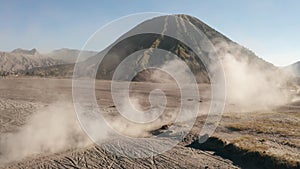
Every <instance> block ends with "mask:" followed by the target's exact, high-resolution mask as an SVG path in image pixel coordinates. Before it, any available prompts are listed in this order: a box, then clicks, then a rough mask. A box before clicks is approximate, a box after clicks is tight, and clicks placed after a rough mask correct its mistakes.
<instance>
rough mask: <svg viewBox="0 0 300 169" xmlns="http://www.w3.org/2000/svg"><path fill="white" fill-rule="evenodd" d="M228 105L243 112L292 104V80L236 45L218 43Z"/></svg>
mask: <svg viewBox="0 0 300 169" xmlns="http://www.w3.org/2000/svg"><path fill="white" fill-rule="evenodd" d="M216 47H217V52H218V54H219V56H220V58H221V61H222V63H223V68H224V73H225V79H226V92H227V99H226V102H227V103H228V104H232V105H235V106H237V107H239V109H240V111H255V110H270V109H271V108H274V107H276V106H281V105H283V104H286V103H287V102H289V101H290V97H291V96H290V93H289V91H288V90H287V88H288V81H289V76H288V75H287V74H285V73H284V72H282V71H280V70H279V69H278V68H277V67H275V66H273V65H272V64H270V63H267V62H265V61H264V60H262V59H260V58H257V57H254V56H253V55H254V53H249V51H246V50H245V48H243V47H240V46H237V45H236V44H234V43H225V42H223V43H218V44H217V45H216Z"/></svg>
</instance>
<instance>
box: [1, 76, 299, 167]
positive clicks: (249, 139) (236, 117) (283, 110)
mask: <svg viewBox="0 0 300 169" xmlns="http://www.w3.org/2000/svg"><path fill="white" fill-rule="evenodd" d="M132 86H133V87H132V89H131V93H133V94H134V95H138V96H141V97H143V96H147V95H148V94H149V91H151V90H152V89H155V88H157V86H160V87H161V89H163V91H164V92H165V93H166V96H167V99H168V103H167V108H170V110H172V108H176V107H178V103H180V93H179V91H178V88H177V86H176V85H172V84H170V85H169V84H154V83H141V82H140V83H133V85H132ZM199 88H200V93H201V102H200V101H199V100H193V99H191V100H190V101H191V102H195V103H200V105H201V106H202V107H203V109H202V111H206V110H208V108H209V100H210V92H209V91H210V90H209V86H208V85H199ZM0 93H1V98H0V134H1V136H0V137H1V138H4V137H5V136H6V135H10V134H14V133H18V132H19V131H22V128H24V126H27V125H28V123H30V119H31V117H33V116H35V115H36V114H39V110H41V109H45V108H47V107H51V106H53V105H55V106H61V107H60V109H59V110H60V111H61V110H64V105H67V104H69V105H72V81H71V80H70V79H41V78H14V79H0ZM96 95H97V96H99V97H97V101H98V104H99V105H101V106H102V108H103V109H104V110H105V111H106V112H107V114H116V113H118V112H117V110H116V108H115V107H114V104H113V101H112V98H111V91H110V82H109V81H97V82H96ZM141 100H142V102H141V105H143V106H144V107H147V106H149V103H147V102H143V100H146V99H141ZM57 102H62V104H56V103H57ZM227 107H230V106H229V105H227ZM46 110H47V109H46ZM69 110H70V107H69V108H68V112H67V110H66V113H70V112H71V114H73V113H74V114H75V112H74V110H73V109H72V108H71V111H69ZM49 113H53V112H49ZM60 113H64V111H62V112H60ZM45 117H47V116H45ZM205 117H206V116H205V115H203V114H199V116H198V118H197V119H196V122H195V125H194V127H193V128H192V130H191V131H190V132H189V134H188V135H187V137H186V139H184V140H183V141H181V142H180V143H179V144H178V145H176V146H175V147H174V148H172V149H171V150H168V151H166V152H164V153H163V154H159V155H157V156H154V157H149V158H130V157H122V156H117V155H115V154H111V153H110V152H108V151H106V150H105V149H103V148H102V147H101V146H97V145H94V144H92V143H91V142H89V143H88V144H74V145H76V146H75V147H69V148H65V149H59V151H57V152H51V151H50V152H49V151H48V152H47V151H45V152H40V153H33V154H30V153H28V154H26V156H24V157H22V156H21V157H22V158H15V159H14V158H10V159H8V160H7V159H6V158H7V157H6V154H5V153H6V152H7V151H2V150H3V149H6V150H8V151H9V150H10V149H13V148H12V147H1V146H3V145H0V162H1V163H2V164H1V165H0V166H1V167H4V168H28V167H29V168H166V167H167V168H253V167H255V168H264V167H268V166H274V165H275V166H277V167H281V168H288V167H290V168H291V167H294V168H297V167H299V159H300V153H299V152H300V140H299V137H300V104H299V102H294V103H291V104H288V105H285V106H282V107H278V108H273V109H272V110H267V111H266V110H264V111H256V112H243V113H241V112H236V111H235V112H231V109H230V108H226V112H225V113H224V114H223V118H222V120H221V122H220V125H219V126H218V128H217V130H216V132H215V133H214V135H213V137H211V138H210V139H208V142H207V144H206V146H201V145H200V144H198V142H197V141H195V140H197V138H198V134H199V132H200V129H201V126H202V125H203V123H204V122H205ZM73 120H74V121H76V120H77V119H76V118H74V119H73ZM74 123H76V122H74ZM46 124H47V123H46ZM162 125H168V126H169V127H170V126H171V125H172V124H167V122H166V124H163V123H162V124H161V126H162ZM161 126H155V127H156V128H153V131H152V132H151V131H149V133H148V134H150V135H151V134H154V133H157V132H159V133H163V132H166V133H167V132H168V130H169V129H168V127H165V128H163V129H160V127H161ZM170 130H171V127H170ZM76 132H78V131H76ZM82 133H83V132H82ZM82 133H81V134H80V135H81V137H82V136H85V137H87V136H86V135H84V134H82ZM12 138H14V137H12ZM29 138H30V137H29ZM32 139H34V138H32ZM22 141H23V140H22V139H20V140H14V142H15V144H8V145H10V146H11V145H16V146H17V144H19V143H20V144H21V143H22ZM77 142H80V141H77ZM32 143H33V144H34V143H35V142H34V141H33V142H32ZM85 143H86V142H85ZM130 146H131V145H129V148H130ZM17 150H18V149H17ZM233 154H236V156H234V155H233ZM3 159H4V160H3ZM255 163H257V164H255ZM260 164H261V165H260Z"/></svg>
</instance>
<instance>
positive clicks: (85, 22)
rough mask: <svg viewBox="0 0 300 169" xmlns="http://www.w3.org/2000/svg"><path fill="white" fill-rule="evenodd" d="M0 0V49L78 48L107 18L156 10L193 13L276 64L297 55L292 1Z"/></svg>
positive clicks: (297, 27)
mask: <svg viewBox="0 0 300 169" xmlns="http://www.w3.org/2000/svg"><path fill="white" fill-rule="evenodd" d="M1 2H2V3H1V6H0V22H1V23H4V24H2V25H1V27H0V36H1V38H2V41H1V42H0V50H1V51H12V50H13V49H16V48H24V49H32V48H37V49H38V50H39V51H41V52H47V51H51V50H55V49H60V48H71V49H81V48H82V46H83V45H84V43H85V42H86V40H87V39H88V38H89V37H90V36H91V35H92V34H93V33H94V32H95V31H97V30H98V29H99V28H100V27H101V26H103V25H105V24H107V23H109V22H110V21H112V20H115V19H118V18H119V17H122V16H125V15H129V14H133V13H140V12H161V13H168V14H181V13H184V14H189V15H192V16H195V17H197V18H199V19H200V20H202V21H203V22H205V23H206V24H208V25H209V26H211V27H212V28H214V29H216V30H217V31H219V32H221V33H222V34H224V35H226V36H227V37H229V38H230V39H232V40H233V41H235V42H237V43H239V44H241V45H243V46H245V47H247V48H249V49H250V50H252V51H253V52H255V53H256V54H257V55H258V56H259V57H261V58H263V59H265V60H266V61H269V62H271V63H273V64H275V65H277V66H284V65H289V64H292V63H294V62H296V61H299V56H300V52H299V50H297V47H298V46H300V41H299V39H300V35H299V34H298V30H300V22H298V21H299V18H298V16H299V15H300V11H299V10H298V9H297V8H298V6H299V5H300V3H299V2H298V1H289V2H288V3H287V2H285V1H283V0H279V1H276V2H273V1H271V0H267V1H263V2H261V1H248V2H239V1H236V0H232V1H230V3H229V1H226V2H223V1H217V0H214V1H210V2H199V1H196V0H192V1H187V2H184V3H183V2H182V1H174V2H172V3H170V2H167V1H162V2H161V1H151V2H139V1H130V2H127V3H125V2H124V1H122V2H121V1H111V2H106V3H102V2H98V1H92V2H90V3H80V2H72V3H69V2H60V1H50V2H40V1H34V0H30V1H26V2H25V1H24V2H20V1H14V0H13V1H1ZM120 4H127V5H120ZM87 11H88V12H87ZM124 26H125V27H126V26H127V27H128V28H130V27H133V26H134V25H131V26H130V25H124ZM91 50H93V49H91Z"/></svg>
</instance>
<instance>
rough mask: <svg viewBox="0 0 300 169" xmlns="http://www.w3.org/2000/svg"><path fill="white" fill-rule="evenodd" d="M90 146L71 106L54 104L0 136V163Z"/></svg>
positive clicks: (62, 103)
mask: <svg viewBox="0 0 300 169" xmlns="http://www.w3.org/2000/svg"><path fill="white" fill-rule="evenodd" d="M89 143H90V140H89V139H88V137H87V136H86V135H85V134H84V133H83V132H82V130H81V128H80V125H79V123H78V120H77V119H76V114H75V112H74V109H73V105H72V104H71V103H64V102H60V103H53V104H51V105H50V106H48V107H45V108H41V109H40V110H38V111H37V112H35V114H34V115H33V116H32V117H31V118H30V119H29V120H28V122H27V124H26V125H25V126H23V127H22V128H20V129H19V130H18V131H17V132H15V133H7V134H3V135H1V138H0V153H1V154H0V163H6V162H10V161H16V160H20V159H22V158H24V157H26V156H29V155H35V154H47V153H56V152H59V151H62V150H66V149H72V148H77V147H83V146H86V145H88V144H89Z"/></svg>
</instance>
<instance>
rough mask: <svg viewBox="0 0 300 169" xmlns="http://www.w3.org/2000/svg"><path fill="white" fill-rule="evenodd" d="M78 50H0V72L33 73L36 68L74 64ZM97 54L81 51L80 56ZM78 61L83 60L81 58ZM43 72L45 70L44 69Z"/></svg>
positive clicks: (86, 56) (85, 56)
mask: <svg viewBox="0 0 300 169" xmlns="http://www.w3.org/2000/svg"><path fill="white" fill-rule="evenodd" d="M79 53H80V50H75V49H66V48H63V49H59V50H54V51H52V52H50V53H47V54H41V53H39V52H38V51H37V49H31V50H26V49H20V48H18V49H14V50H13V51H11V52H0V73H1V72H7V73H10V74H15V73H24V74H29V73H30V72H31V73H33V70H36V69H45V70H46V69H47V68H49V67H55V66H59V65H64V64H74V63H75V62H76V60H77V57H78V55H79ZM95 54H97V52H92V51H82V53H81V55H82V56H83V57H81V58H88V57H90V56H93V55H95ZM80 61H83V59H81V60H80ZM44 72H45V71H44Z"/></svg>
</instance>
